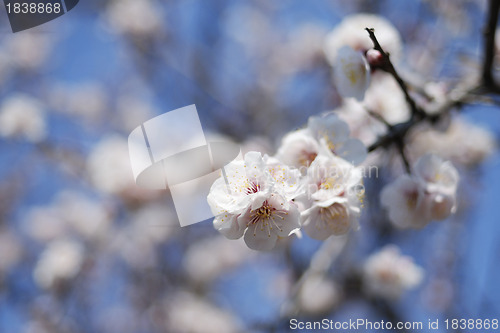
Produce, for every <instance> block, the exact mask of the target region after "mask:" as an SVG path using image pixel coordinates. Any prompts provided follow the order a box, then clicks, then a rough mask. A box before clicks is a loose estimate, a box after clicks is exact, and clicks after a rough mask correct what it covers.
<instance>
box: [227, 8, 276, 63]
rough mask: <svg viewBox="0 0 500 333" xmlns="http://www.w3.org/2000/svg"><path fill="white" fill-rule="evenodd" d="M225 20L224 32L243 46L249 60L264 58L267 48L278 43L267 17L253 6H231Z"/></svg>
mask: <svg viewBox="0 0 500 333" xmlns="http://www.w3.org/2000/svg"><path fill="white" fill-rule="evenodd" d="M226 18H227V19H226V22H225V29H224V30H225V32H226V33H227V34H228V35H229V37H230V38H231V39H233V40H234V41H236V42H238V43H240V44H241V45H242V46H244V48H245V52H246V53H247V55H248V56H249V57H250V58H262V57H265V56H266V55H267V52H268V51H269V47H270V46H271V45H275V42H277V41H278V36H277V34H276V31H275V30H274V29H272V24H271V22H270V21H269V17H268V16H267V15H265V13H263V12H262V11H260V10H259V9H257V8H255V7H254V6H250V5H248V4H245V5H235V6H232V7H230V8H229V9H228V11H227V13H226Z"/></svg>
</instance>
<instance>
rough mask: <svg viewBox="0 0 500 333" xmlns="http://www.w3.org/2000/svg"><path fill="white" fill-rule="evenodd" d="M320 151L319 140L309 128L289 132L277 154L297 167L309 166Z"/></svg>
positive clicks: (277, 156) (280, 158) (283, 160)
mask: <svg viewBox="0 0 500 333" xmlns="http://www.w3.org/2000/svg"><path fill="white" fill-rule="evenodd" d="M318 152H319V142H318V141H317V140H316V139H315V138H314V137H313V136H312V135H311V131H309V129H301V130H298V131H293V132H291V133H289V134H287V135H286V136H285V137H284V138H283V140H282V143H281V146H280V148H279V150H278V152H277V154H276V158H278V159H279V160H280V161H282V162H283V163H285V164H287V165H290V166H293V167H295V168H300V169H301V170H303V169H302V168H303V167H309V166H310V165H311V163H312V162H313V161H314V159H315V158H316V156H318Z"/></svg>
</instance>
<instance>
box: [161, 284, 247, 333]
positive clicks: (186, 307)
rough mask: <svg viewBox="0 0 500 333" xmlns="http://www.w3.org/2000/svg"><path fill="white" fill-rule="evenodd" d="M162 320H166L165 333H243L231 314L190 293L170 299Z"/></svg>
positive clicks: (176, 295)
mask: <svg viewBox="0 0 500 333" xmlns="http://www.w3.org/2000/svg"><path fill="white" fill-rule="evenodd" d="M160 311H161V315H160V317H161V318H165V322H164V325H165V326H166V330H165V332H178V333H234V332H241V331H242V327H241V323H239V322H238V320H237V319H236V318H234V317H233V316H232V315H231V314H230V313H229V312H227V311H224V310H223V309H220V308H217V307H216V306H215V305H214V304H211V303H209V302H207V301H206V300H204V299H202V298H200V297H198V296H195V295H193V294H191V293H188V292H178V293H176V294H174V295H172V296H171V297H170V299H169V300H168V301H167V303H166V305H165V307H164V309H162V310H160Z"/></svg>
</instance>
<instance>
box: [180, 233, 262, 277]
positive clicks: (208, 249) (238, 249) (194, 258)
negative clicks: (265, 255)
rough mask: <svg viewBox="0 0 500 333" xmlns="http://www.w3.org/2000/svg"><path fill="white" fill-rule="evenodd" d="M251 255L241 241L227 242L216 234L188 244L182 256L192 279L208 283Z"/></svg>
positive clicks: (252, 253)
mask: <svg viewBox="0 0 500 333" xmlns="http://www.w3.org/2000/svg"><path fill="white" fill-rule="evenodd" d="M253 255H254V252H252V251H250V250H249V249H248V247H247V246H245V245H244V243H243V242H241V241H237V242H228V241H227V239H226V238H224V237H220V236H216V237H212V238H208V239H205V240H203V241H199V242H196V243H195V244H193V245H192V246H190V247H189V249H188V250H187V253H186V255H185V257H184V268H185V270H186V272H187V275H188V277H189V278H190V279H191V280H192V281H194V282H196V283H210V282H211V281H213V280H214V279H215V278H217V277H219V276H221V274H224V273H225V272H226V271H227V270H230V269H232V268H234V267H236V266H237V265H239V264H241V263H242V262H244V261H245V260H248V259H249V258H251V257H252V256H253Z"/></svg>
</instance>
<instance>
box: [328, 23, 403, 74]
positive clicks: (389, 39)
mask: <svg viewBox="0 0 500 333" xmlns="http://www.w3.org/2000/svg"><path fill="white" fill-rule="evenodd" d="M365 28H374V29H375V35H376V36H377V40H378V41H379V43H380V45H381V46H382V48H383V49H384V51H385V52H388V53H389V54H390V55H391V60H393V61H397V60H398V59H399V58H400V57H401V53H402V41H401V36H400V35H399V32H398V31H397V30H396V28H395V27H394V26H393V25H392V24H391V23H390V22H389V21H387V20H386V19H384V18H383V17H381V16H378V15H373V14H354V15H350V16H347V17H346V18H344V19H343V20H342V22H340V24H339V25H337V26H336V27H335V28H334V29H333V30H332V31H330V32H329V33H328V35H327V36H326V38H325V45H324V51H325V55H326V58H327V60H328V61H329V62H330V64H331V65H332V66H334V65H335V64H336V62H337V56H338V52H339V50H340V49H341V48H342V47H343V46H345V45H348V46H350V47H351V48H353V49H354V50H356V51H360V52H362V53H365V52H366V51H368V50H369V49H371V48H372V47H373V42H372V41H371V39H370V37H369V35H368V32H367V31H366V30H365Z"/></svg>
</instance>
